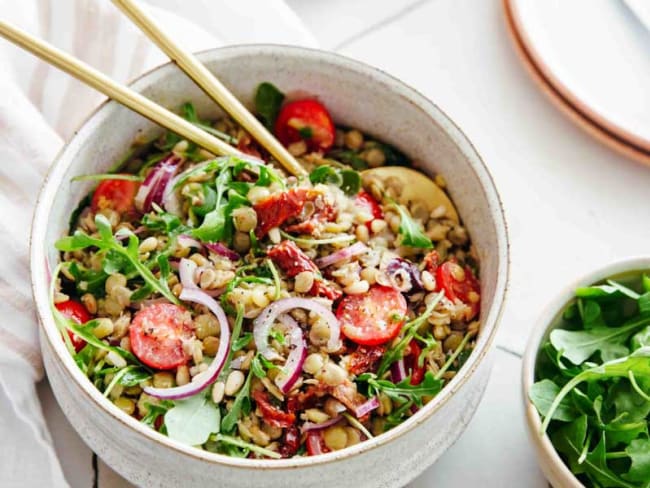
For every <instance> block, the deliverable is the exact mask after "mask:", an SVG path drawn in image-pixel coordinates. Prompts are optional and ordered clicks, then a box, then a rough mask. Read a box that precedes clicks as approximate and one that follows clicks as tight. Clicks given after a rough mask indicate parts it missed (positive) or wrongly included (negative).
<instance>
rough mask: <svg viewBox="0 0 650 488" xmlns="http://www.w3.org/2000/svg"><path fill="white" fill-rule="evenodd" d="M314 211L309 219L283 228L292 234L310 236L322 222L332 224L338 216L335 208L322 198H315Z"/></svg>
mask: <svg viewBox="0 0 650 488" xmlns="http://www.w3.org/2000/svg"><path fill="white" fill-rule="evenodd" d="M314 205H315V206H316V209H315V210H314V213H313V214H312V215H311V216H310V217H309V219H307V220H305V221H303V222H298V223H296V224H292V225H289V226H287V227H285V230H286V231H287V232H294V233H297V234H312V233H313V232H314V230H316V228H317V227H318V226H319V225H320V224H322V223H324V222H334V221H335V220H336V216H337V215H338V210H337V208H336V206H335V205H334V204H333V203H332V202H330V201H327V200H326V199H324V198H316V199H315V200H314Z"/></svg>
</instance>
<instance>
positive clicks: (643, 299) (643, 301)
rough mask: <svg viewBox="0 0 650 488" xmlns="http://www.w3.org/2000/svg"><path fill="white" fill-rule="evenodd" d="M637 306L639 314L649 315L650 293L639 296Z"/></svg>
mask: <svg viewBox="0 0 650 488" xmlns="http://www.w3.org/2000/svg"><path fill="white" fill-rule="evenodd" d="M637 304H638V305H639V313H640V314H648V313H650V292H645V293H644V294H643V295H641V296H639V299H638V300H637Z"/></svg>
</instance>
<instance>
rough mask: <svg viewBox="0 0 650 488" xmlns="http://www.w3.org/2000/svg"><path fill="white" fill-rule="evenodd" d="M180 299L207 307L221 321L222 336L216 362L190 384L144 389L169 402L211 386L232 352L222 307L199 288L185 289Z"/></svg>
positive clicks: (228, 330)
mask: <svg viewBox="0 0 650 488" xmlns="http://www.w3.org/2000/svg"><path fill="white" fill-rule="evenodd" d="M179 298H180V299H181V300H184V301H187V302H194V303H198V304H200V305H204V306H206V307H207V308H208V309H209V310H210V311H211V312H212V313H213V314H214V315H215V317H216V318H217V320H218V321H219V327H220V328H221V336H220V337H219V339H220V340H219V349H217V354H216V355H215V356H214V360H213V361H212V363H210V366H208V369H206V370H205V371H203V372H202V373H199V374H197V375H196V376H195V377H194V378H192V381H191V382H190V383H187V384H186V385H183V386H175V387H174V388H153V387H150V386H147V387H145V388H144V392H145V393H146V394H148V395H151V396H154V397H156V398H164V399H167V400H178V399H180V398H187V397H189V396H192V395H196V394H197V393H199V392H200V391H203V390H204V389H205V388H207V387H208V386H210V385H211V384H212V383H213V382H214V381H215V380H216V379H217V377H218V376H219V373H221V369H222V368H223V365H224V364H225V362H226V357H227V356H228V351H229V350H230V327H229V325H228V319H227V317H226V314H225V313H224V311H223V309H222V308H221V305H219V304H218V303H217V302H216V301H215V300H214V299H213V298H211V297H209V296H208V295H206V294H205V293H204V292H203V291H202V290H199V289H198V288H196V289H193V288H183V291H182V292H181V294H180V296H179Z"/></svg>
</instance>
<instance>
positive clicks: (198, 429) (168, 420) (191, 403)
mask: <svg viewBox="0 0 650 488" xmlns="http://www.w3.org/2000/svg"><path fill="white" fill-rule="evenodd" d="M220 420H221V412H220V411H219V408H218V407H217V406H216V405H215V404H214V403H212V402H211V401H210V400H209V399H208V398H207V397H206V396H205V394H203V393H198V394H196V395H194V396H191V397H189V398H186V399H183V400H175V401H174V407H173V408H171V409H170V410H168V411H167V413H166V414H165V426H166V427H167V435H168V436H169V437H171V438H172V439H174V440H177V441H179V442H182V443H183V444H188V445H190V446H198V445H201V444H203V443H205V442H206V441H207V440H208V438H209V437H210V435H211V434H214V433H218V432H219V422H220Z"/></svg>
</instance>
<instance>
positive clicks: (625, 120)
mask: <svg viewBox="0 0 650 488" xmlns="http://www.w3.org/2000/svg"><path fill="white" fill-rule="evenodd" d="M605 3H606V4H607V7H603V8H604V10H603V11H604V12H610V10H611V9H612V8H614V7H616V8H619V7H620V11H618V10H617V12H618V17H612V18H611V19H610V21H611V23H612V24H613V25H616V27H615V28H611V29H610V31H611V30H615V31H616V32H617V34H615V35H613V36H611V38H610V36H609V35H608V36H605V37H607V39H608V40H611V42H612V43H614V44H615V45H617V46H623V45H624V44H625V43H628V44H629V43H631V42H632V41H634V42H637V41H638V45H637V44H633V43H632V45H633V46H634V47H633V48H631V50H632V51H633V50H636V49H642V48H643V46H644V45H645V44H644V42H646V41H647V45H646V47H647V48H648V49H647V50H645V52H644V56H645V58H644V59H643V60H642V61H640V62H639V61H638V58H640V56H638V53H634V54H629V52H628V54H624V53H621V55H620V57H622V58H625V57H627V60H624V63H623V64H625V63H632V64H634V63H637V64H634V66H635V67H634V68H620V66H619V65H620V61H621V60H617V61H614V62H610V57H611V53H610V54H607V53H608V52H609V51H607V50H604V51H599V46H600V45H601V44H602V42H601V43H598V44H597V45H594V46H592V47H589V46H585V44H584V42H585V41H584V38H583V36H585V35H588V33H589V32H591V31H592V29H593V27H594V25H597V23H598V22H599V21H600V20H599V19H600V15H601V14H598V15H596V14H594V13H593V10H598V9H599V8H600V6H601V5H602V4H603V2H601V0H594V1H593V2H589V5H590V6H591V9H592V10H591V11H590V13H589V15H586V16H585V18H584V19H583V18H582V17H580V16H579V15H578V13H579V12H580V11H581V10H580V9H579V8H578V7H577V6H578V5H581V6H582V7H583V10H585V9H588V7H587V6H585V5H584V4H585V2H584V1H583V0H575V1H572V2H559V1H557V0H549V1H548V2H546V1H545V2H535V1H531V0H504V7H505V12H506V19H507V24H508V27H509V30H510V34H511V35H512V38H513V40H514V41H515V46H516V47H517V50H518V53H519V54H520V57H521V59H522V60H523V61H524V64H525V66H526V68H527V69H528V71H529V73H530V74H531V75H532V77H533V79H534V81H536V82H537V84H538V85H539V87H540V88H541V89H542V91H543V92H544V93H546V94H547V95H548V96H549V97H550V99H551V100H552V101H553V102H554V104H555V105H556V106H557V107H558V108H560V110H561V111H562V112H563V113H564V114H566V115H567V116H569V118H570V119H571V120H572V121H573V122H575V123H577V124H578V125H579V126H580V127H582V128H583V129H584V130H586V131H587V132H588V133H589V134H590V135H592V136H593V137H595V138H596V139H598V140H599V141H600V142H602V143H604V144H606V145H607V146H609V147H611V148H613V149H615V150H617V151H618V152H621V153H623V154H625V155H626V156H628V157H630V158H633V159H635V160H637V161H641V162H643V163H646V164H650V90H647V86H650V54H649V53H650V33H649V32H646V31H645V30H644V27H643V25H641V24H640V23H639V22H638V21H637V20H636V19H635V18H634V17H633V16H632V14H631V12H629V11H627V10H625V7H624V5H623V4H622V2H611V1H607V0H606V1H605ZM560 4H561V5H562V7H567V8H563V9H561V8H560ZM569 4H571V7H569ZM535 13H538V14H540V15H539V16H538V17H537V18H535V15H534V14H535ZM610 13H611V12H610ZM553 16H556V17H557V18H558V19H560V20H559V21H558V22H557V24H560V25H561V26H560V27H557V26H556V25H551V24H553V19H554V18H555V17H553ZM569 19H571V20H569ZM594 19H595V20H594ZM583 20H584V22H582V21H583ZM569 22H572V23H573V27H574V31H573V38H571V37H570V36H569V32H568V29H569V27H568V23H569ZM584 23H588V24H589V28H584V29H583V28H582V27H581V26H583V25H584ZM532 26H535V27H532ZM624 29H630V32H629V33H623V30H624ZM554 31H555V32H557V33H558V34H557V38H555V39H551V40H550V37H553V32H554ZM531 32H533V35H531ZM601 36H602V32H601ZM644 36H647V39H645V37H644ZM637 37H638V39H637ZM576 38H580V41H579V42H576V44H577V45H578V48H576V47H575V44H574V41H573V39H576ZM622 38H625V41H622V40H621V39H622ZM538 39H543V40H542V41H540V42H539V43H536V41H537V40H538ZM561 39H563V40H562V41H560V40H561ZM560 42H562V43H563V44H562V45H563V46H572V47H571V49H569V48H568V47H567V51H569V50H570V51H572V52H573V54H563V55H557V53H558V51H561V49H560V44H559V43H560ZM540 45H542V46H543V48H540V47H539V46H540ZM580 50H583V51H585V52H586V56H587V57H589V58H590V60H589V61H584V62H582V61H580V60H579V57H580V56H579V55H578V53H579V52H580ZM599 52H602V53H603V55H602V67H601V70H602V71H603V72H607V75H606V76H605V75H603V76H601V78H603V77H604V78H607V80H609V81H608V82H607V83H608V85H607V86H604V85H602V84H601V85H602V86H599V87H597V88H593V85H597V84H599V83H600V81H602V79H601V78H599V79H598V83H596V82H595V81H594V82H593V83H589V82H588V81H589V76H588V74H589V73H590V70H593V69H595V68H594V66H593V59H592V57H593V55H595V54H594V53H596V54H597V53H599ZM570 56H574V58H575V59H576V60H577V62H575V63H571V61H570V59H571V58H570ZM563 62H564V63H567V64H566V65H562V63H563ZM560 66H562V67H561V68H560ZM571 66H574V68H575V69H573V70H572V69H571ZM612 73H614V74H612ZM592 74H593V73H592ZM646 77H647V82H645V81H644V80H645V78H646ZM596 78H598V77H597V76H596V75H595V74H593V79H596ZM642 81H644V83H646V84H645V87H646V89H645V90H639V89H637V88H635V87H634V86H635V85H636V84H637V83H640V82H642ZM585 86H587V87H589V86H591V88H588V89H585V88H584V87H585Z"/></svg>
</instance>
